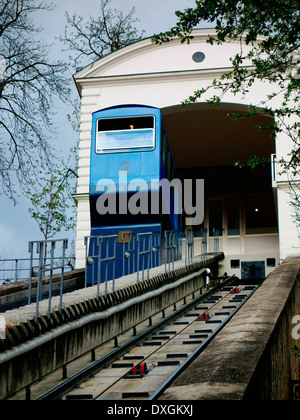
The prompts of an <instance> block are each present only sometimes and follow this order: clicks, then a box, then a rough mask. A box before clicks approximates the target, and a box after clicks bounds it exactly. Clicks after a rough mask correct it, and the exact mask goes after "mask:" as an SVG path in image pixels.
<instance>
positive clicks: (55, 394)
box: [38, 276, 236, 401]
mask: <svg viewBox="0 0 300 420" xmlns="http://www.w3.org/2000/svg"><path fill="white" fill-rule="evenodd" d="M235 279H236V277H235V276H232V277H229V278H228V279H226V280H225V281H224V282H223V283H220V284H219V285H218V286H215V287H214V288H213V289H211V290H208V291H207V292H205V293H203V294H201V295H200V296H199V297H197V298H195V299H193V300H192V301H191V302H189V303H187V304H185V305H184V306H182V307H181V308H179V309H177V310H176V311H175V312H174V313H173V314H171V315H169V316H168V317H165V318H163V319H162V320H161V321H159V322H158V323H156V324H155V325H153V326H150V327H149V328H148V329H147V330H145V331H144V332H142V333H141V334H139V335H137V336H136V337H134V338H132V339H131V340H129V341H128V342H126V343H124V344H123V345H121V346H119V347H118V348H116V349H115V350H114V351H112V352H110V353H109V354H107V355H105V356H104V357H102V358H101V359H99V360H97V361H96V362H95V363H93V364H92V365H90V366H88V367H87V368H85V369H83V370H82V371H81V372H79V373H77V374H76V375H74V376H72V377H71V378H69V379H67V380H66V381H64V382H63V383H61V384H60V385H59V386H58V387H55V388H53V389H52V390H50V391H49V392H47V393H46V394H44V395H42V396H41V397H39V398H38V400H39V401H44V400H53V399H59V398H62V397H63V396H64V395H66V394H67V393H68V392H70V391H71V390H73V389H74V388H75V386H76V385H78V384H80V383H82V382H84V381H85V380H86V379H88V378H89V377H90V376H92V375H94V374H96V373H98V372H99V371H100V370H101V369H102V368H103V367H104V366H107V365H108V364H110V363H112V362H114V361H115V360H117V359H118V358H120V357H121V356H123V355H124V354H126V353H127V352H128V351H130V350H131V349H132V348H134V347H136V346H137V345H138V344H140V343H141V342H143V341H145V340H146V339H147V338H148V337H151V335H153V334H155V333H156V332H157V331H159V330H161V329H162V328H164V327H165V326H167V325H168V324H170V322H172V321H174V320H175V319H177V318H179V317H180V316H182V314H184V313H185V312H188V311H189V310H190V309H191V308H192V307H194V306H195V305H197V304H198V303H199V302H201V301H202V300H205V299H206V298H207V297H208V296H210V295H212V294H214V293H216V292H217V291H218V290H219V289H221V288H222V287H224V286H226V285H228V284H229V283H231V282H232V281H233V280H235ZM182 299H184V298H181V299H180V300H179V301H181V300H182ZM179 301H178V302H179ZM176 303H177V302H176ZM174 304H175V303H174ZM160 312H162V310H161V311H159V312H158V313H160ZM153 316H155V315H153Z"/></svg>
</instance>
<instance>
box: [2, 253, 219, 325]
mask: <svg viewBox="0 0 300 420" xmlns="http://www.w3.org/2000/svg"><path fill="white" fill-rule="evenodd" d="M212 258H213V255H211V256H210V255H208V261H210V263H211V259H212ZM202 263H203V266H205V263H204V261H203V259H202V257H201V256H195V258H194V264H195V265H199V264H200V265H201V264H202ZM185 267H186V265H185V262H184V260H181V261H176V262H175V263H174V270H175V271H177V270H180V269H183V268H185ZM171 268H172V265H171ZM149 271H150V272H149V278H150V279H153V278H158V277H161V276H163V275H165V274H166V273H165V265H162V266H160V267H156V268H152V269H151V270H149ZM144 275H145V279H146V280H147V272H146V271H145V274H144ZM139 279H140V280H139V283H140V284H143V282H142V272H140V275H139ZM146 280H144V283H145V281H146ZM133 285H137V273H134V274H131V275H128V276H125V277H122V278H119V279H116V280H115V291H119V290H122V289H126V288H128V287H130V286H133ZM44 290H45V288H44ZM107 290H108V294H111V293H112V292H113V282H112V281H109V282H108V285H107ZM104 295H105V283H102V284H101V285H100V296H104ZM96 298H97V286H93V287H88V288H86V289H84V288H83V289H80V290H76V291H74V292H71V293H65V294H64V296H63V309H64V310H65V309H67V308H69V307H71V306H73V305H76V304H81V303H83V302H87V301H91V300H93V299H96ZM59 302H60V297H59V296H56V297H53V298H52V305H51V306H52V312H54V313H55V312H57V311H58V310H59ZM48 306H49V300H48V299H45V300H43V301H42V302H40V304H39V313H40V316H46V315H48ZM35 312H36V303H32V304H31V305H27V306H24V307H21V308H17V309H13V310H10V311H6V312H4V313H2V316H4V317H5V320H6V324H7V325H8V326H13V325H19V324H20V323H22V322H26V321H28V320H31V319H34V318H35Z"/></svg>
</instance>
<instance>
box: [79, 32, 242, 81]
mask: <svg viewBox="0 0 300 420" xmlns="http://www.w3.org/2000/svg"><path fill="white" fill-rule="evenodd" d="M213 34H214V30H212V29H200V30H195V31H194V32H193V35H194V39H193V40H192V41H191V43H190V44H189V45H188V44H181V43H180V40H179V39H178V40H173V41H171V42H169V43H166V44H163V45H156V44H153V43H152V41H151V39H150V38H148V39H145V40H143V41H140V42H137V43H135V44H132V45H130V46H128V47H125V48H123V49H121V50H119V51H116V52H114V53H112V54H110V55H108V56H106V57H104V58H102V59H100V60H97V61H95V62H94V63H92V64H91V65H89V66H88V67H86V68H84V69H83V70H81V71H80V72H78V73H77V74H76V75H75V76H74V77H75V80H78V79H80V80H82V79H90V78H102V77H117V76H124V75H141V74H155V73H168V72H172V73H174V72H185V71H197V70H198V71H199V70H209V69H222V68H228V67H231V63H230V57H232V56H233V55H234V54H235V53H237V52H238V51H240V44H239V43H238V42H236V43H235V42H231V43H225V44H222V45H211V44H209V43H207V39H208V37H209V35H213Z"/></svg>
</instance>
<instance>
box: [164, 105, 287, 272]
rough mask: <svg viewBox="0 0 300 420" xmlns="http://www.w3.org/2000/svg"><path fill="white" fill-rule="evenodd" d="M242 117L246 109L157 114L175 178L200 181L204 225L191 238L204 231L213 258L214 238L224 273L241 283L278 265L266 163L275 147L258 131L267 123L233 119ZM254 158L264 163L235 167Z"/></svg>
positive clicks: (193, 107) (174, 110) (192, 107)
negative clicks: (168, 142) (173, 163)
mask: <svg viewBox="0 0 300 420" xmlns="http://www.w3.org/2000/svg"><path fill="white" fill-rule="evenodd" d="M247 111H248V109H247V107H246V106H245V105H239V104H229V103H227V104H226V103H224V104H221V105H220V106H218V107H211V106H209V105H208V104H193V105H187V106H184V107H182V106H180V105H178V106H173V107H168V108H164V109H163V110H162V112H163V118H164V122H165V124H166V130H167V133H168V136H169V141H170V145H171V150H172V153H173V157H174V160H175V166H176V168H177V172H178V177H179V178H180V179H181V180H184V179H204V181H205V203H204V204H205V217H204V223H203V224H202V225H201V226H193V229H194V231H195V236H196V237H197V236H198V237H199V236H200V235H201V230H202V229H203V228H204V229H206V230H207V235H208V240H207V245H208V252H213V246H214V236H215V235H216V232H217V235H218V236H219V250H220V251H223V252H224V254H225V256H226V259H225V262H224V267H223V269H224V272H225V271H226V272H227V273H230V274H236V275H237V276H238V277H240V278H243V277H244V278H245V279H246V278H247V277H248V278H249V276H252V277H254V278H255V277H257V276H261V275H262V273H264V274H265V275H267V274H269V272H271V271H273V270H274V267H275V266H276V265H277V264H278V263H279V237H278V222H277V214H276V209H277V200H276V194H274V193H273V190H272V177H271V163H270V158H271V155H272V154H274V153H275V141H274V139H272V137H271V130H269V129H265V130H260V129H259V127H260V126H261V125H262V124H263V125H264V126H267V125H268V124H270V122H271V121H272V120H271V119H270V118H269V117H267V116H265V115H263V114H257V115H256V116H255V117H252V118H238V119H235V116H237V114H241V115H245V114H246V112H247ZM255 155H256V156H259V157H263V158H265V159H266V163H265V164H261V165H259V166H257V167H256V168H255V169H252V168H249V167H247V166H245V167H242V168H241V167H240V166H239V165H237V162H243V163H244V162H246V161H247V160H248V159H249V158H252V157H253V156H255ZM184 227H185V226H184ZM196 242H197V239H196ZM199 243H200V238H199ZM249 267H250V268H249Z"/></svg>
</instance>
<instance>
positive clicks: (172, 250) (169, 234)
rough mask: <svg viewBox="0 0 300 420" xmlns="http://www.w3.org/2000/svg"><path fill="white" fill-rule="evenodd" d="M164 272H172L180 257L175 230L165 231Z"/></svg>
mask: <svg viewBox="0 0 300 420" xmlns="http://www.w3.org/2000/svg"><path fill="white" fill-rule="evenodd" d="M164 240H165V272H166V273H167V272H168V271H169V272H170V271H171V265H172V270H174V263H175V261H177V260H178V259H179V257H180V256H181V255H180V254H181V252H180V249H179V244H178V232H177V231H176V230H167V231H165V237H164Z"/></svg>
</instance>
